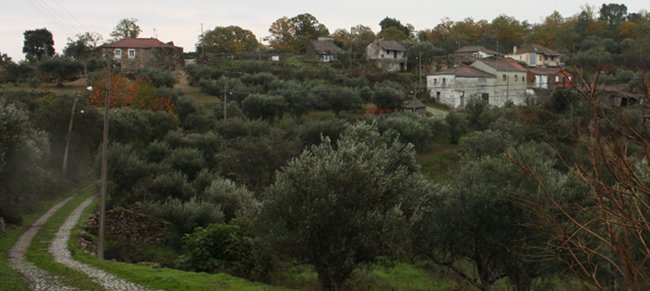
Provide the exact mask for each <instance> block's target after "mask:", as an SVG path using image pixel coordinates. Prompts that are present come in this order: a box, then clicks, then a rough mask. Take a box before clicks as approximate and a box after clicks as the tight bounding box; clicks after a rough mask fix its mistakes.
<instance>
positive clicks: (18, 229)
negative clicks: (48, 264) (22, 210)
mask: <svg viewBox="0 0 650 291" xmlns="http://www.w3.org/2000/svg"><path fill="white" fill-rule="evenodd" d="M42 212H44V211H38V213H33V214H30V215H26V216H25V217H24V219H23V223H24V225H23V226H15V225H9V226H7V229H6V230H5V232H4V233H2V234H0V252H2V253H3V254H4V255H3V256H2V260H0V282H2V288H1V289H3V290H29V285H28V284H27V282H25V280H24V279H23V277H22V275H20V273H18V272H16V271H15V270H14V269H12V268H11V267H9V264H8V263H7V253H8V252H9V249H11V247H12V246H13V245H14V244H15V243H16V240H18V237H19V236H20V235H21V234H22V233H23V232H25V230H26V229H27V228H28V227H29V226H30V225H31V224H32V223H33V222H34V220H36V219H37V218H38V217H39V216H40V215H42Z"/></svg>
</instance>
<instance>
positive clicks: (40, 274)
mask: <svg viewBox="0 0 650 291" xmlns="http://www.w3.org/2000/svg"><path fill="white" fill-rule="evenodd" d="M70 199H72V197H69V198H67V199H65V200H63V201H61V202H59V203H57V204H56V205H54V206H53V207H52V208H50V210H48V211H47V212H46V213H45V214H43V216H41V217H39V218H38V219H37V220H36V221H35V222H34V223H33V224H32V225H31V226H30V227H29V229H28V230H27V231H25V233H23V234H22V235H21V236H20V237H19V238H18V240H17V241H16V243H15V244H14V245H13V247H11V249H10V250H9V253H8V254H7V258H8V263H9V266H11V267H12V268H13V269H14V270H16V271H18V273H20V274H22V275H23V276H24V277H25V279H26V280H27V281H28V282H29V286H30V289H32V290H39V291H40V290H77V289H76V288H74V287H70V286H67V285H65V284H63V283H62V282H61V280H60V279H59V277H57V276H54V275H52V274H50V273H48V272H46V271H44V270H42V269H40V268H38V267H36V265H34V264H33V263H31V262H29V261H27V259H26V258H25V254H26V253H27V250H28V249H29V246H30V245H31V244H32V240H34V237H35V236H36V234H37V233H38V231H39V230H40V229H41V227H42V226H43V224H45V223H46V222H47V221H48V220H49V219H50V217H51V216H52V215H54V213H56V212H57V211H58V210H59V209H61V207H63V205H65V204H66V203H68V201H70Z"/></svg>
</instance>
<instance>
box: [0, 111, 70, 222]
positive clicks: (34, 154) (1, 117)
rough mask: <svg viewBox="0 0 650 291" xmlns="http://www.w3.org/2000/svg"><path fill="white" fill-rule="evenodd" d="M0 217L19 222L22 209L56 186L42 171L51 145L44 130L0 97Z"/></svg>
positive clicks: (27, 207) (7, 220)
mask: <svg viewBox="0 0 650 291" xmlns="http://www.w3.org/2000/svg"><path fill="white" fill-rule="evenodd" d="M0 136H1V137H2V138H1V139H0V217H3V218H4V219H5V221H6V222H8V223H12V224H20V222H21V220H22V214H23V211H25V210H26V209H29V206H30V204H32V203H34V202H35V201H36V200H37V199H38V197H39V196H41V195H43V194H44V193H45V192H46V189H47V188H46V184H48V183H52V185H50V187H52V188H54V189H56V185H57V184H56V183H54V181H50V180H49V177H48V173H47V172H46V171H45V169H46V168H45V162H46V161H48V160H49V155H50V151H49V150H50V148H49V146H50V145H49V140H48V137H47V133H45V132H43V131H40V130H38V129H36V128H34V126H33V125H32V123H31V122H30V120H29V114H28V112H26V111H25V110H24V109H21V108H19V107H18V106H17V105H15V104H11V103H7V102H6V101H5V100H4V99H0Z"/></svg>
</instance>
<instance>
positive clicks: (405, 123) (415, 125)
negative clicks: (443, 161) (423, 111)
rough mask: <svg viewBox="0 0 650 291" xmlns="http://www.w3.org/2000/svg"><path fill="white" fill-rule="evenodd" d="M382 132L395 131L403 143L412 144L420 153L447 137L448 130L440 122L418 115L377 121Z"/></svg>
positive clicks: (387, 117)
mask: <svg viewBox="0 0 650 291" xmlns="http://www.w3.org/2000/svg"><path fill="white" fill-rule="evenodd" d="M375 120H376V121H377V125H378V128H379V131H380V132H385V131H387V130H394V131H396V132H397V133H399V138H400V140H401V141H402V142H403V143H411V144H413V145H414V146H415V148H416V149H417V150H419V151H422V150H424V149H426V148H427V147H428V146H429V145H430V144H431V142H432V141H433V140H434V139H435V138H440V136H445V133H446V128H445V127H444V125H443V124H442V122H439V121H433V120H431V119H428V118H424V117H421V116H419V115H416V114H412V113H411V114H391V115H388V116H385V117H383V116H380V117H378V118H376V119H375Z"/></svg>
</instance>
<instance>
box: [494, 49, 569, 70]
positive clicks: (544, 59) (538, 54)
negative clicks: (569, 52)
mask: <svg viewBox="0 0 650 291" xmlns="http://www.w3.org/2000/svg"><path fill="white" fill-rule="evenodd" d="M506 57H508V58H511V59H514V60H517V61H520V62H523V63H525V64H526V65H527V66H529V67H559V66H562V65H564V63H563V62H562V54H561V53H559V52H557V51H555V50H552V49H550V48H547V47H543V46H541V45H538V44H532V45H528V46H524V47H522V48H519V49H518V48H517V47H516V46H515V47H513V48H512V54H508V55H506Z"/></svg>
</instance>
